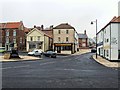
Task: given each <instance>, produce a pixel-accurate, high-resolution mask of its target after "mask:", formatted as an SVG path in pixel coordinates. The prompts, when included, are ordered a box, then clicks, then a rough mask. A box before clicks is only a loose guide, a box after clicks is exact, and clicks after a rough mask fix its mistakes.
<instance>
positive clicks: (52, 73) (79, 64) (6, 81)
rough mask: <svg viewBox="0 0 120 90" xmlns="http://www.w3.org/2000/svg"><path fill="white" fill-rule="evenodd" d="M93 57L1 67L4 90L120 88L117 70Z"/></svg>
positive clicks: (15, 63)
mask: <svg viewBox="0 0 120 90" xmlns="http://www.w3.org/2000/svg"><path fill="white" fill-rule="evenodd" d="M91 55H93V54H92V53H88V54H84V55H75V56H65V57H62V56H61V57H60V56H59V57H57V58H49V57H44V59H43V60H37V61H21V62H7V63H2V87H3V88H118V69H113V68H107V67H104V66H102V65H101V64H99V63H97V62H96V61H94V60H93V59H92V58H91Z"/></svg>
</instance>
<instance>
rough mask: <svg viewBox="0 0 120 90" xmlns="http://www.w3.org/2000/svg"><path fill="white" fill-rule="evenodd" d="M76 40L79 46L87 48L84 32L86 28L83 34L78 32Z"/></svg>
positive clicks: (86, 37) (86, 38)
mask: <svg viewBox="0 0 120 90" xmlns="http://www.w3.org/2000/svg"><path fill="white" fill-rule="evenodd" d="M78 42H79V48H81V49H84V48H88V36H87V34H86V30H85V31H84V34H78Z"/></svg>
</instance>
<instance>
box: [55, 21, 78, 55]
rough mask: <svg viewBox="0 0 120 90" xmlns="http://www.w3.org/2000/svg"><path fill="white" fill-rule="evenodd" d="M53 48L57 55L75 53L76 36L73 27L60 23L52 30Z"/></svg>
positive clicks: (76, 45)
mask: <svg viewBox="0 0 120 90" xmlns="http://www.w3.org/2000/svg"><path fill="white" fill-rule="evenodd" d="M53 48H54V51H57V53H65V54H72V53H75V52H77V48H78V34H77V32H76V30H75V28H74V27H72V26H71V25H69V24H68V23H62V24H60V25H58V26H56V27H54V28H53Z"/></svg>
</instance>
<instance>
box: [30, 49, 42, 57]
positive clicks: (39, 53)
mask: <svg viewBox="0 0 120 90" xmlns="http://www.w3.org/2000/svg"><path fill="white" fill-rule="evenodd" d="M28 55H30V56H40V55H42V51H41V50H33V51H31V52H28Z"/></svg>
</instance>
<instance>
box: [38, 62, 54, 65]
mask: <svg viewBox="0 0 120 90" xmlns="http://www.w3.org/2000/svg"><path fill="white" fill-rule="evenodd" d="M52 63H55V62H46V63H41V64H40V65H46V64H52Z"/></svg>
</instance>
